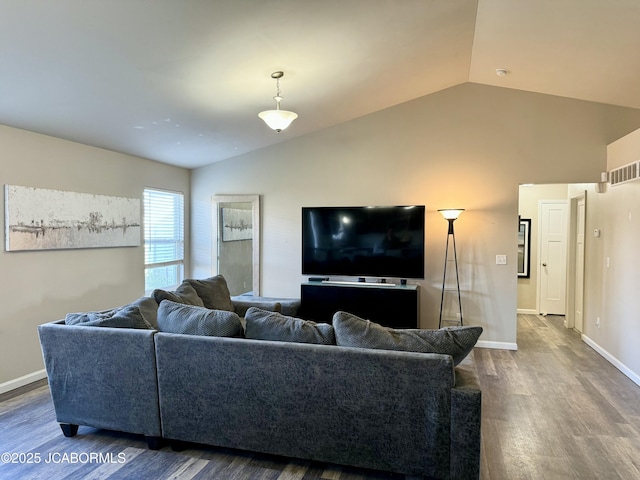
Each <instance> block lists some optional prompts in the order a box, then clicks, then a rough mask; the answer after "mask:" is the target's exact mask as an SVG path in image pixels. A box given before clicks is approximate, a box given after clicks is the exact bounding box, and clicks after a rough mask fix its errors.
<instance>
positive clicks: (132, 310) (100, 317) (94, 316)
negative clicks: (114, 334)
mask: <svg viewBox="0 0 640 480" xmlns="http://www.w3.org/2000/svg"><path fill="white" fill-rule="evenodd" d="M64 323H65V324H66V325H82V326H85V327H116V328H148V329H152V328H153V327H152V326H151V325H150V324H149V323H148V322H147V321H146V320H145V319H144V317H143V316H142V313H140V308H138V307H137V306H136V305H125V306H124V307H118V308H114V309H112V310H103V311H100V312H85V313H67V315H66V317H65V319H64Z"/></svg>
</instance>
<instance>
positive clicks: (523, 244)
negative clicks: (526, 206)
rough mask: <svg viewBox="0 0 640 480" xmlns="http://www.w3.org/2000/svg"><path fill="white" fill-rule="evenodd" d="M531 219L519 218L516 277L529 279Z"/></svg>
mask: <svg viewBox="0 0 640 480" xmlns="http://www.w3.org/2000/svg"><path fill="white" fill-rule="evenodd" d="M530 257H531V219H530V218H521V219H520V225H519V228H518V277H522V278H529V276H530V272H529V269H530V266H531V258H530Z"/></svg>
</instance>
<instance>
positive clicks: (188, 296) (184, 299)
mask: <svg viewBox="0 0 640 480" xmlns="http://www.w3.org/2000/svg"><path fill="white" fill-rule="evenodd" d="M151 295H152V296H153V298H154V299H155V301H156V302H158V304H160V303H161V302H162V301H163V300H170V301H172V302H176V303H184V304H185V305H196V306H198V307H204V306H205V305H204V303H202V299H201V298H200V297H199V296H198V294H197V293H196V291H195V289H194V288H193V287H192V286H191V284H189V283H188V282H187V281H186V280H185V281H184V282H182V283H181V284H180V286H179V287H178V288H176V289H175V290H174V291H173V292H168V291H166V290H160V289H156V290H154V291H153V292H152V293H151Z"/></svg>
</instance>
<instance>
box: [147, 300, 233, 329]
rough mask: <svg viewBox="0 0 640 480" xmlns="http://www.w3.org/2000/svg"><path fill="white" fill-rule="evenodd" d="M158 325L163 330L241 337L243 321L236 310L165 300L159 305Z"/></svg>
mask: <svg viewBox="0 0 640 480" xmlns="http://www.w3.org/2000/svg"><path fill="white" fill-rule="evenodd" d="M158 327H159V330H160V331H161V332H169V333H184V334H187V335H208V336H213V337H241V336H242V323H240V317H239V316H238V315H236V314H235V313H234V312H228V311H225V310H210V309H208V308H205V307H198V306H195V305H185V304H182V303H176V302H172V301H171V300H165V301H163V302H162V303H161V304H160V306H159V307H158Z"/></svg>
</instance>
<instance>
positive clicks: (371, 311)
mask: <svg viewBox="0 0 640 480" xmlns="http://www.w3.org/2000/svg"><path fill="white" fill-rule="evenodd" d="M300 290H301V292H300V295H301V296H300V299H301V305H300V316H301V317H302V318H305V319H307V320H313V321H315V322H321V323H331V321H332V319H333V314H334V313H335V312H337V311H338V310H342V311H345V312H349V313H352V314H354V315H357V316H359V317H362V318H365V319H368V320H371V321H372V322H376V323H380V324H381V325H384V326H385V327H392V328H418V323H419V318H420V297H419V286H418V285H392V284H388V283H361V282H322V281H310V282H309V283H304V284H302V285H301V287H300Z"/></svg>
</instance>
